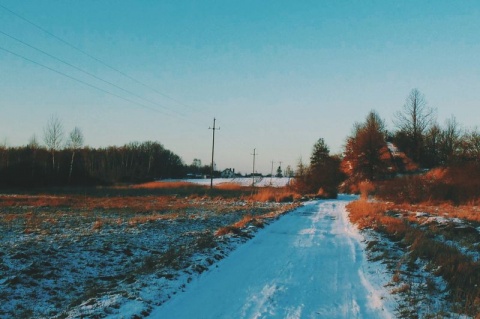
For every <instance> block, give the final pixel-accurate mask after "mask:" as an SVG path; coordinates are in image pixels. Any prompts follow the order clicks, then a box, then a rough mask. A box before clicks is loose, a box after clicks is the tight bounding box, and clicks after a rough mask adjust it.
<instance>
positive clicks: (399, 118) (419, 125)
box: [393, 89, 436, 162]
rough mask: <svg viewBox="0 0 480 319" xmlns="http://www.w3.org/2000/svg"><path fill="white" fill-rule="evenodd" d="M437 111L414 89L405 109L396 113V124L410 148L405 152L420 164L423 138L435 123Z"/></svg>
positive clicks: (404, 106)
mask: <svg viewBox="0 0 480 319" xmlns="http://www.w3.org/2000/svg"><path fill="white" fill-rule="evenodd" d="M435 115H436V110H435V109H434V108H431V107H429V106H428V105H427V101H426V100H425V96H424V95H423V94H422V93H421V92H420V91H419V90H418V89H413V90H412V91H411V92H410V94H409V95H408V97H407V100H406V101H405V104H404V105H403V109H402V110H401V111H399V112H397V113H395V119H394V121H393V122H394V124H395V126H396V127H397V128H398V129H399V133H400V134H403V135H404V136H405V137H406V139H407V141H406V143H405V144H406V145H405V146H408V147H407V149H406V150H405V151H406V152H407V153H410V154H409V155H410V156H411V157H412V158H413V160H414V161H416V162H419V161H420V160H421V156H422V149H423V138H424V136H425V133H426V131H427V129H428V128H429V126H430V125H431V124H432V123H433V122H434V121H435Z"/></svg>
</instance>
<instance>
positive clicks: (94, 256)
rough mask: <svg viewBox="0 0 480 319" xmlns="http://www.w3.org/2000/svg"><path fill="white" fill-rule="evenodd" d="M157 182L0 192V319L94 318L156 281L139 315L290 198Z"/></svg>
mask: <svg viewBox="0 0 480 319" xmlns="http://www.w3.org/2000/svg"><path fill="white" fill-rule="evenodd" d="M157 184H160V183H155V184H154V185H149V184H146V185H140V186H135V187H131V186H123V187H113V188H95V189H63V190H52V189H50V190H43V191H42V192H40V191H37V192H35V193H30V194H28V193H25V192H23V193H17V194H15V193H9V194H2V195H0V234H2V237H1V239H0V257H1V258H0V300H2V302H1V303H0V318H32V317H35V318H42V317H48V318H64V317H68V316H71V317H92V318H93V317H99V318H100V317H103V316H104V315H105V314H115V313H118V312H119V311H120V310H119V307H121V304H122V303H123V302H124V301H125V300H127V299H128V300H130V299H132V300H137V299H138V298H139V297H138V294H139V293H140V291H142V289H143V288H144V287H145V285H147V284H151V282H158V285H160V286H158V287H157V288H156V291H157V292H156V293H155V294H153V295H152V296H150V297H148V298H147V297H145V296H144V297H142V301H141V302H140V305H139V310H138V313H136V314H135V317H136V318H142V317H144V316H146V315H148V313H149V311H150V309H151V308H152V306H153V305H154V304H158V302H160V301H165V300H166V299H168V298H169V295H170V294H171V293H172V290H168V289H167V290H166V288H165V287H167V286H168V285H169V284H168V280H170V279H176V278H178V276H179V274H187V276H186V279H185V280H187V281H188V280H191V276H193V274H195V273H199V272H202V271H204V270H205V269H207V267H209V266H210V265H211V264H212V263H214V262H215V261H216V260H218V259H221V258H223V257H224V256H225V255H226V254H227V253H228V249H229V248H228V247H229V244H228V243H229V242H231V241H238V240H240V241H244V240H247V239H248V238H249V237H251V236H252V234H253V232H254V231H255V229H258V228H260V227H263V225H264V224H266V223H268V222H269V221H271V220H273V219H275V218H277V217H278V216H280V215H281V214H283V213H285V212H287V211H289V210H291V209H292V208H293V207H295V205H296V204H292V203H277V202H261V201H259V200H258V199H254V198H252V197H251V190H247V189H243V188H241V189H237V188H228V187H227V188H226V189H219V190H214V191H213V192H210V191H209V190H208V189H206V188H205V187H202V186H199V187H198V186H195V185H193V186H192V185H187V184H183V183H181V184H178V183H176V184H172V185H168V187H167V186H166V185H165V184H163V185H162V186H160V187H157V186H158V185H157ZM239 194H240V196H239ZM228 227H230V228H231V229H235V230H234V231H228V232H224V233H223V234H222V229H225V228H228ZM225 235H226V236H225ZM200 255H202V256H205V257H201V258H199V256H200ZM188 274H190V275H188ZM177 281H178V280H177ZM179 289H181V287H180V288H179ZM165 291H167V292H165ZM111 296H114V297H111ZM105 298H107V299H108V298H110V299H111V300H110V299H109V300H110V301H109V302H108V303H106V302H105ZM135 298H136V299H135Z"/></svg>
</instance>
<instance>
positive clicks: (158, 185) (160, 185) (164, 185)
mask: <svg viewBox="0 0 480 319" xmlns="http://www.w3.org/2000/svg"><path fill="white" fill-rule="evenodd" d="M130 187H131V188H133V189H175V188H198V187H199V185H197V184H193V183H189V182H149V183H143V184H138V185H133V186H130Z"/></svg>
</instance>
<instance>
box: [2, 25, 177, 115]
mask: <svg viewBox="0 0 480 319" xmlns="http://www.w3.org/2000/svg"><path fill="white" fill-rule="evenodd" d="M0 34H3V35H5V36H7V37H9V38H11V39H13V40H15V41H17V42H19V43H21V44H23V45H25V46H27V47H29V48H32V49H34V50H36V51H38V52H41V53H43V54H45V55H46V56H48V57H50V58H52V59H54V60H57V61H59V62H61V63H63V64H66V65H68V66H69V67H71V68H73V69H75V70H77V71H80V72H82V73H84V74H87V75H89V76H91V77H93V78H95V79H97V80H99V81H102V82H104V83H107V84H109V85H111V86H113V87H115V88H117V89H119V90H122V91H124V92H126V93H128V94H131V95H133V96H135V97H137V98H139V99H141V100H143V101H145V102H148V103H151V104H154V105H156V106H159V107H161V108H163V109H166V110H168V111H171V112H175V113H177V114H179V115H182V116H185V114H183V113H180V112H178V111H176V110H170V109H169V108H167V107H166V106H163V105H161V104H158V103H156V102H153V101H150V100H148V99H145V98H143V97H142V96H140V95H138V94H136V93H134V92H131V91H129V90H127V89H124V88H122V87H120V86H118V85H116V84H115V83H112V82H110V81H107V80H104V79H102V78H100V77H99V76H97V75H95V74H93V73H91V72H88V71H85V70H83V69H82V68H80V67H77V66H75V65H73V64H71V63H69V62H67V61H65V60H62V59H60V58H58V57H56V56H54V55H52V54H50V53H48V52H46V51H44V50H42V49H39V48H37V47H35V46H33V45H31V44H28V43H26V42H25V41H23V40H21V39H18V38H16V37H14V36H12V35H10V34H7V33H5V32H3V31H1V30H0Z"/></svg>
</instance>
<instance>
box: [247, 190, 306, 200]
mask: <svg viewBox="0 0 480 319" xmlns="http://www.w3.org/2000/svg"><path fill="white" fill-rule="evenodd" d="M251 198H252V200H254V201H259V202H277V203H284V202H292V201H293V200H294V199H297V198H298V195H297V194H296V193H295V192H293V191H291V190H290V189H288V188H286V187H263V188H259V189H258V190H257V192H256V193H255V194H253V196H252V197H251Z"/></svg>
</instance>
